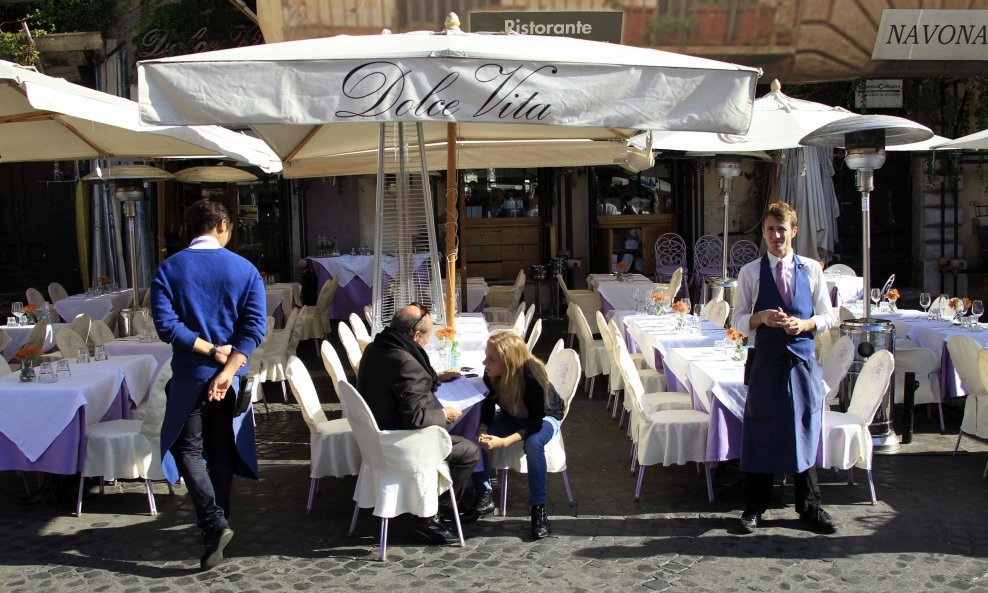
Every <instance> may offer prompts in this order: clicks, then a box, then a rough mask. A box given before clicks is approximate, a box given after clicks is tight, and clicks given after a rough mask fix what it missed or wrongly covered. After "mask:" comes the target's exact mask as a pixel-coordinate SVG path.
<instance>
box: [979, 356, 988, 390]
mask: <svg viewBox="0 0 988 593" xmlns="http://www.w3.org/2000/svg"><path fill="white" fill-rule="evenodd" d="M978 374H979V375H981V382H982V383H983V384H985V385H988V348H982V349H980V350H978Z"/></svg>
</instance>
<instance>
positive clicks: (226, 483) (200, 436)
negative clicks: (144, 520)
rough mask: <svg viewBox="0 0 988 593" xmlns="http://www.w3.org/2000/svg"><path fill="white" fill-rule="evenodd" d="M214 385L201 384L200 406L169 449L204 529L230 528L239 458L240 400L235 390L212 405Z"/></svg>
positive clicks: (206, 381)
mask: <svg viewBox="0 0 988 593" xmlns="http://www.w3.org/2000/svg"><path fill="white" fill-rule="evenodd" d="M210 381H211V380H209V379H207V380H204V381H202V383H201V384H199V387H198V391H199V397H198V400H197V402H196V405H195V407H194V408H192V411H191V412H190V413H189V416H188V418H186V419H185V425H184V426H183V427H182V432H181V433H180V434H179V436H178V439H177V440H176V441H175V443H174V444H173V445H172V446H171V448H170V449H169V450H170V451H171V453H172V455H173V456H174V457H175V464H176V465H177V466H178V471H179V473H181V475H182V477H183V478H184V479H185V485H186V487H187V488H188V490H189V496H190V497H192V504H193V505H195V507H196V525H198V526H199V527H201V528H203V529H205V528H206V527H208V526H226V525H229V522H228V521H229V517H230V488H231V486H232V484H233V467H234V463H235V459H236V454H237V453H236V448H235V445H234V439H233V406H234V404H235V402H236V398H235V397H234V395H233V391H232V390H231V391H229V392H227V396H226V398H224V399H223V400H222V401H219V402H211V401H208V400H207V398H206V392H207V390H208V389H209V383H210ZM234 383H236V381H234ZM204 456H205V459H203V457H204ZM206 460H208V461H209V464H208V469H207V464H206Z"/></svg>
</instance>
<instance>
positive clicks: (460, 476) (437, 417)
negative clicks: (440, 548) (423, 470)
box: [357, 304, 480, 544]
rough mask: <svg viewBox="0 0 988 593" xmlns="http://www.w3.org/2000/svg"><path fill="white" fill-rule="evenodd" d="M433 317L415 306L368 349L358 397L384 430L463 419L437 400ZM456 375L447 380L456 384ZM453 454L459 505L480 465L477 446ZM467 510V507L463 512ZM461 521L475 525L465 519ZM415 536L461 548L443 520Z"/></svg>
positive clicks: (458, 447)
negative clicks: (429, 351)
mask: <svg viewBox="0 0 988 593" xmlns="http://www.w3.org/2000/svg"><path fill="white" fill-rule="evenodd" d="M431 332H432V316H431V315H429V311H428V309H426V308H424V307H421V306H419V305H416V304H411V305H407V306H405V307H402V308H401V309H399V310H398V312H397V313H395V316H394V317H393V318H392V319H391V323H390V325H389V326H388V327H387V328H385V329H384V330H383V331H382V332H381V333H379V334H377V336H376V337H375V338H374V341H373V342H372V343H371V344H370V345H369V346H367V349H366V350H365V351H364V354H363V357H362V358H361V361H360V371H359V372H358V373H357V391H359V392H360V395H362V396H363V397H364V399H365V400H366V401H367V406H368V407H369V408H370V410H371V413H373V414H374V419H375V420H377V425H378V427H379V428H380V429H381V430H408V429H417V428H425V427H426V426H443V427H445V426H446V424H447V423H451V422H455V421H456V420H457V419H458V418H459V417H460V412H459V410H456V409H454V408H449V407H445V408H444V407H443V406H442V404H440V403H439V400H438V399H436V394H435V392H436V389H438V387H439V381H440V377H439V376H437V375H436V372H435V371H434V370H432V366H431V365H430V364H429V357H428V356H427V355H426V353H425V350H423V348H422V347H423V346H424V345H426V344H428V343H429V334H430V333H431ZM455 376H457V374H456V373H454V374H453V375H451V376H449V377H446V376H445V374H444V376H443V377H442V378H444V379H445V378H453V377H455ZM451 438H452V440H453V450H452V452H451V453H450V454H449V457H447V458H446V461H447V463H448V464H449V470H450V474H451V475H452V478H453V492H454V494H455V496H456V499H457V502H459V501H461V500H462V498H463V491H464V489H465V488H466V486H467V482H468V481H469V479H470V474H471V473H472V472H473V468H474V465H476V463H477V460H478V459H480V450H479V449H478V448H477V445H476V443H473V442H471V441H469V440H466V439H464V438H463V437H459V436H452V437H451ZM460 508H462V507H460ZM461 520H466V521H469V520H476V517H473V516H470V515H467V514H464V515H462V516H461ZM415 534H416V535H417V536H419V537H420V538H421V539H423V540H425V541H427V542H429V543H448V544H453V543H459V541H460V540H459V538H458V537H457V535H456V534H455V533H453V532H452V531H451V530H450V529H449V528H448V527H446V525H445V524H443V522H442V521H440V520H439V518H438V517H428V518H424V519H420V520H419V521H418V522H417V523H416V527H415Z"/></svg>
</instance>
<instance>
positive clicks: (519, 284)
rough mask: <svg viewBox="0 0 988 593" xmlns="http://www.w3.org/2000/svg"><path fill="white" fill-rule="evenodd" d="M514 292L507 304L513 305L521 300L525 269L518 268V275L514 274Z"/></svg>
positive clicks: (523, 290) (523, 291) (523, 293)
mask: <svg viewBox="0 0 988 593" xmlns="http://www.w3.org/2000/svg"><path fill="white" fill-rule="evenodd" d="M514 288H515V292H514V294H513V295H512V297H511V304H510V305H509V306H511V307H514V306H515V305H517V304H518V303H520V302H521V300H522V297H523V296H524V295H525V270H524V268H520V269H519V270H518V275H517V276H515V284H514Z"/></svg>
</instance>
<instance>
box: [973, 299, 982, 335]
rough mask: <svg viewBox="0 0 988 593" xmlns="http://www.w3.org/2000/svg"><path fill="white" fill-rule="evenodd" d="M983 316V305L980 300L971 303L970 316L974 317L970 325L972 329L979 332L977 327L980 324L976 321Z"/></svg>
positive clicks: (979, 329) (979, 328)
mask: <svg viewBox="0 0 988 593" xmlns="http://www.w3.org/2000/svg"><path fill="white" fill-rule="evenodd" d="M984 314H985V304H984V303H983V302H981V301H980V300H977V301H971V315H972V316H973V317H974V320H973V322H972V323H971V325H972V327H974V329H975V330H976V331H981V326H980V325H979V323H980V322H979V321H978V320H979V319H981V316H982V315H984Z"/></svg>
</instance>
